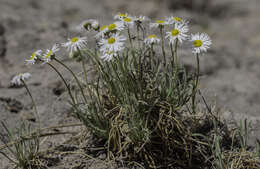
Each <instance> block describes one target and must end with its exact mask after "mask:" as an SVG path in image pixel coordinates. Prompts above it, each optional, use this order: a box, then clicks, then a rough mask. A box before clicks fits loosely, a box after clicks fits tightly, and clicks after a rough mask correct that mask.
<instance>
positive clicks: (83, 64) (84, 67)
mask: <svg viewBox="0 0 260 169" xmlns="http://www.w3.org/2000/svg"><path fill="white" fill-rule="evenodd" d="M78 52H79V55H80V57H81V63H82V69H83V72H84V77H85V81H86V87H87V89H88V92H89V95H90V97H91V99H92V98H93V97H92V93H91V90H90V87H89V85H88V76H87V69H86V64H85V62H84V61H85V60H84V57H83V55H82V53H81V51H80V50H79V48H78Z"/></svg>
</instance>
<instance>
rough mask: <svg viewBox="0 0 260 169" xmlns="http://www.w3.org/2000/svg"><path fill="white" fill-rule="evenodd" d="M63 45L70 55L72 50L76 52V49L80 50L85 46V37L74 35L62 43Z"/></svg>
mask: <svg viewBox="0 0 260 169" xmlns="http://www.w3.org/2000/svg"><path fill="white" fill-rule="evenodd" d="M62 46H63V47H65V48H67V50H68V51H69V52H70V55H72V53H73V52H77V51H78V50H82V49H83V48H85V47H86V46H87V37H74V38H72V39H69V41H68V42H66V43H63V44H62Z"/></svg>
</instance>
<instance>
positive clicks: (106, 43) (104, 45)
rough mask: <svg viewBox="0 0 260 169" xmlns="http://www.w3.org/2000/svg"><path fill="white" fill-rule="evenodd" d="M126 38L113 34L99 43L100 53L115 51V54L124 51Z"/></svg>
mask: <svg viewBox="0 0 260 169" xmlns="http://www.w3.org/2000/svg"><path fill="white" fill-rule="evenodd" d="M125 40H126V38H125V37H124V36H122V35H120V34H119V33H116V34H113V35H112V36H111V37H110V38H108V39H101V41H100V42H99V45H100V46H101V48H100V51H102V52H106V51H113V52H119V51H121V50H122V49H124V41H125Z"/></svg>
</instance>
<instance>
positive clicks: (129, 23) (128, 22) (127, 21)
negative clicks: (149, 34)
mask: <svg viewBox="0 0 260 169" xmlns="http://www.w3.org/2000/svg"><path fill="white" fill-rule="evenodd" d="M121 21H122V22H123V23H124V25H126V26H129V27H132V26H133V25H134V18H132V17H130V16H128V17H124V18H122V19H121Z"/></svg>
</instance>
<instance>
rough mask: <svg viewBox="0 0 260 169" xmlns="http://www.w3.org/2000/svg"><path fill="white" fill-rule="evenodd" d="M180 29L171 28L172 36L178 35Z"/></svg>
mask: <svg viewBox="0 0 260 169" xmlns="http://www.w3.org/2000/svg"><path fill="white" fill-rule="evenodd" d="M179 33H180V31H179V30H178V29H173V30H172V36H177V35H179Z"/></svg>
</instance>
